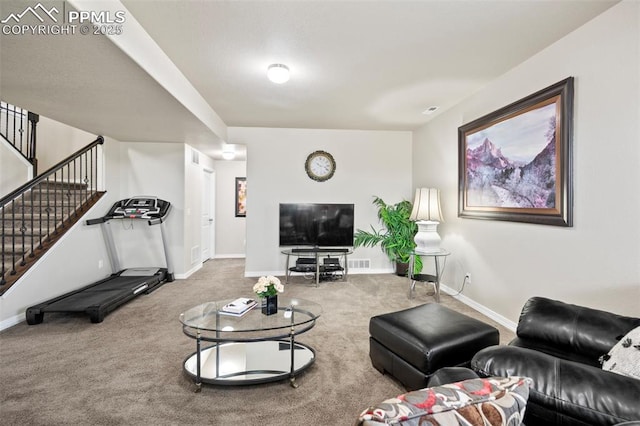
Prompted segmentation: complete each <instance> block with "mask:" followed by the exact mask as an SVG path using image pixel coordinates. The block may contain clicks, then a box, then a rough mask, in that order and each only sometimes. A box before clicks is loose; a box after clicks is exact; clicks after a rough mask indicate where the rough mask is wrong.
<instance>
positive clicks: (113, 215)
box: [26, 196, 174, 325]
mask: <svg viewBox="0 0 640 426" xmlns="http://www.w3.org/2000/svg"><path fill="white" fill-rule="evenodd" d="M170 210H171V203H169V202H168V201H164V200H161V199H159V198H157V197H153V196H137V197H132V198H128V199H125V200H120V201H118V202H117V203H115V204H114V205H113V206H112V207H111V209H110V210H109V212H108V213H107V214H106V215H105V216H103V217H101V218H97V219H90V220H87V222H86V224H87V225H98V224H99V225H100V226H101V228H102V233H103V235H104V240H105V243H106V245H107V251H108V254H109V260H110V262H111V267H112V271H113V273H112V274H111V275H110V276H109V277H107V278H105V279H102V280H100V281H97V282H95V283H93V284H89V285H88V286H85V287H82V288H80V289H78V290H74V291H71V292H69V293H66V294H63V295H62V296H58V297H55V298H53V299H51V300H48V301H46V302H43V303H40V304H38V305H35V306H31V307H30V308H28V309H27V311H26V317H27V324H29V325H35V324H40V323H41V322H42V321H43V319H44V314H45V313H46V312H79V313H83V312H84V313H86V314H87V315H89V318H90V319H91V322H92V323H100V322H102V321H103V320H104V317H105V316H106V315H107V314H108V313H109V312H111V311H113V310H114V309H116V308H118V307H119V306H121V305H123V304H125V303H127V302H128V301H130V300H132V299H133V298H135V297H137V296H139V295H140V294H143V293H144V294H149V293H151V292H152V291H154V290H156V289H157V288H159V287H160V286H161V285H162V284H164V283H165V282H171V281H173V280H174V275H173V268H172V266H171V260H170V259H169V254H168V247H167V239H166V230H165V220H166V218H167V215H168V214H169V211H170ZM118 219H120V220H121V219H132V220H139V219H142V220H147V221H148V224H149V226H154V225H160V233H161V237H162V248H163V251H164V257H165V259H166V265H167V267H166V268H162V267H140V268H128V269H122V270H121V269H120V262H119V260H118V253H117V251H116V246H115V244H114V242H113V233H112V231H111V227H110V221H112V220H118Z"/></svg>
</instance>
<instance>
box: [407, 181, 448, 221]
mask: <svg viewBox="0 0 640 426" xmlns="http://www.w3.org/2000/svg"><path fill="white" fill-rule="evenodd" d="M409 219H410V220H413V221H416V222H417V221H423V220H426V221H430V222H444V219H443V217H442V210H440V190H439V189H435V188H417V189H416V196H415V198H414V200H413V209H412V210H411V216H410V217H409Z"/></svg>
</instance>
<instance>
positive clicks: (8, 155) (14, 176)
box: [0, 138, 32, 198]
mask: <svg viewBox="0 0 640 426" xmlns="http://www.w3.org/2000/svg"><path fill="white" fill-rule="evenodd" d="M31 177H32V176H31V164H30V163H29V162H28V161H27V160H25V159H24V157H22V156H21V155H20V154H19V153H18V152H17V151H16V150H15V149H14V148H13V147H12V146H11V145H10V144H9V143H8V142H7V141H5V140H4V138H0V198H2V197H4V196H5V195H7V194H9V193H10V192H11V191H13V190H15V189H16V188H18V187H19V186H20V185H23V184H25V183H26V182H27V181H29V179H31Z"/></svg>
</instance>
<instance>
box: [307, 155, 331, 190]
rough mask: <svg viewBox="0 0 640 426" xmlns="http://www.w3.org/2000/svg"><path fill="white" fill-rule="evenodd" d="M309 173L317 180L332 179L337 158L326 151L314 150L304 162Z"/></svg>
mask: <svg viewBox="0 0 640 426" xmlns="http://www.w3.org/2000/svg"><path fill="white" fill-rule="evenodd" d="M304 169H305V170H306V172H307V175H308V176H309V177H310V178H311V179H313V180H315V181H317V182H324V181H325V180H329V179H331V177H332V176H333V174H334V173H335V171H336V160H334V159H333V155H331V154H329V153H328V152H326V151H314V152H312V153H311V154H309V156H308V157H307V161H306V162H305V163H304Z"/></svg>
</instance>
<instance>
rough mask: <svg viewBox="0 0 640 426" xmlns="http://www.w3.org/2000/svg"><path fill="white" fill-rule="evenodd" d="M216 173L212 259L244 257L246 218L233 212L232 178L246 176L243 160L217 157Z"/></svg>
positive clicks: (234, 200)
mask: <svg viewBox="0 0 640 426" xmlns="http://www.w3.org/2000/svg"><path fill="white" fill-rule="evenodd" d="M213 167H214V169H215V172H216V211H215V213H216V215H215V227H216V258H234V257H235V258H237V257H245V247H246V235H247V233H246V218H244V217H236V215H235V202H236V198H235V195H236V194H235V184H236V177H246V175H247V162H246V161H236V160H234V161H227V160H217V161H215V162H214V166H213Z"/></svg>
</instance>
